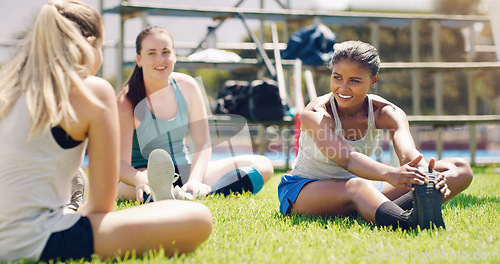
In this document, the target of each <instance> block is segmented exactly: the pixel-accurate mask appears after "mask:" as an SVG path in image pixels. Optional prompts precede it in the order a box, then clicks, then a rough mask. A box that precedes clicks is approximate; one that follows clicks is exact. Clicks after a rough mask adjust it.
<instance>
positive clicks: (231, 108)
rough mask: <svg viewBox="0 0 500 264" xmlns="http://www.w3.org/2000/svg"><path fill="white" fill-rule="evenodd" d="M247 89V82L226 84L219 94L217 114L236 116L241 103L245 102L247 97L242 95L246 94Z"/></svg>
mask: <svg viewBox="0 0 500 264" xmlns="http://www.w3.org/2000/svg"><path fill="white" fill-rule="evenodd" d="M247 88H248V82H247V81H235V80H228V81H226V82H224V84H223V85H222V88H221V89H220V90H219V93H218V94H217V106H216V107H215V110H214V112H215V114H235V113H236V111H237V109H236V108H237V107H238V104H239V102H240V101H241V100H244V97H245V95H242V93H245V92H246V89H247Z"/></svg>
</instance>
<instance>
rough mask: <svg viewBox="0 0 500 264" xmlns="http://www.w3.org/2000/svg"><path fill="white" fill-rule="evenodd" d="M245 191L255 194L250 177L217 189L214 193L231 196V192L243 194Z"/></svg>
mask: <svg viewBox="0 0 500 264" xmlns="http://www.w3.org/2000/svg"><path fill="white" fill-rule="evenodd" d="M244 191H248V192H253V185H252V181H251V180H250V177H248V175H245V176H243V177H241V178H240V179H239V180H237V181H235V182H233V183H231V184H229V185H226V186H224V187H222V188H219V189H216V190H214V191H212V193H222V194H224V195H229V194H230V193H231V192H234V193H242V192H244Z"/></svg>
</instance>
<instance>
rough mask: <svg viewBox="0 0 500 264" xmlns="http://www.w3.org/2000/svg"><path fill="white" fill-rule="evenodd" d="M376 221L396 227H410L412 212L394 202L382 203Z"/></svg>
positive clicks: (380, 224) (379, 223)
mask: <svg viewBox="0 0 500 264" xmlns="http://www.w3.org/2000/svg"><path fill="white" fill-rule="evenodd" d="M375 221H376V222H377V225H379V226H392V227H393V228H394V229H396V228H398V227H401V228H402V229H410V228H411V226H410V223H409V221H410V213H408V212H407V211H405V210H403V209H401V207H399V206H397V205H396V204H395V203H394V202H391V201H387V202H384V203H382V204H381V205H380V206H379V207H378V208H377V212H375Z"/></svg>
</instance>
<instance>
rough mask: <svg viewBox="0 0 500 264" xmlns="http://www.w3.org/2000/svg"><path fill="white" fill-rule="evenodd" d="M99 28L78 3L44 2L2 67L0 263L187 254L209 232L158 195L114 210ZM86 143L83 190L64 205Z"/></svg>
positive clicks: (115, 158)
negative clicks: (80, 199)
mask: <svg viewBox="0 0 500 264" xmlns="http://www.w3.org/2000/svg"><path fill="white" fill-rule="evenodd" d="M103 39H104V25H103V21H102V18H101V17H100V16H99V14H98V13H97V12H96V11H95V10H93V9H92V8H91V7H90V6H89V5H87V4H85V3H83V2H81V1H78V0H54V1H50V2H48V3H47V4H45V5H44V6H43V7H42V8H41V10H40V12H39V14H38V16H37V19H36V22H35V25H34V28H33V30H32V32H31V33H30V34H29V35H28V36H27V38H26V42H25V44H24V45H23V46H22V48H21V50H20V52H18V53H17V55H16V56H15V57H14V58H13V59H12V60H11V61H10V62H9V63H8V64H7V65H5V66H4V67H3V68H2V70H1V71H0V137H1V138H2V140H1V141H0V167H1V168H2V170H0V262H5V261H7V262H8V261H19V260H20V259H26V260H33V261H39V260H41V261H49V260H51V259H52V260H55V259H60V260H61V261H64V260H66V259H70V258H73V259H79V258H82V257H83V258H89V257H90V256H91V255H92V254H96V255H97V256H98V257H102V258H108V257H115V256H124V255H125V254H126V252H128V251H135V252H136V253H137V254H142V253H144V252H146V251H147V250H149V249H158V248H160V247H163V248H164V249H165V251H166V253H167V254H169V255H172V254H174V253H183V252H189V251H192V250H194V249H195V248H196V247H198V246H199V245H200V244H201V243H202V242H203V241H205V240H206V239H207V238H208V237H209V235H210V233H211V230H212V217H211V214H210V211H209V210H208V209H207V207H205V206H204V205H202V204H199V203H193V202H183V201H160V202H156V203H151V204H147V205H143V206H137V207H133V208H129V209H124V210H120V211H117V212H113V210H114V209H115V199H116V189H117V182H118V171H119V165H118V164H119V155H118V153H119V149H120V147H119V133H120V132H119V121H118V111H117V106H116V100H115V93H114V90H113V87H112V86H111V85H110V84H109V83H108V82H107V81H105V80H104V79H101V78H98V77H95V76H93V75H94V74H95V73H96V72H97V70H98V69H99V67H100V66H101V63H102V47H103ZM85 148H87V152H88V156H89V184H90V189H89V191H90V193H89V199H88V202H87V203H86V204H84V205H83V206H82V207H80V208H79V210H78V211H77V212H74V211H72V210H68V209H67V207H66V205H67V204H68V203H69V199H70V195H71V193H70V188H71V179H72V178H73V175H75V174H76V173H77V171H78V168H79V165H80V164H81V161H82V157H83V155H84V151H85Z"/></svg>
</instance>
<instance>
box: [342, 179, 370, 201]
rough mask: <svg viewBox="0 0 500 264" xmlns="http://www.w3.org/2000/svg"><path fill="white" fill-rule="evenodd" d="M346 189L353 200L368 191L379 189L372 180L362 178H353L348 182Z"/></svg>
mask: <svg viewBox="0 0 500 264" xmlns="http://www.w3.org/2000/svg"><path fill="white" fill-rule="evenodd" d="M345 187H346V191H347V194H348V195H349V197H350V198H351V199H352V200H356V199H357V197H359V196H360V195H363V194H366V193H367V192H371V191H377V189H376V188H375V185H374V184H373V182H372V181H370V180H366V179H362V178H352V179H349V180H348V181H347V182H346V185H345Z"/></svg>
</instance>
